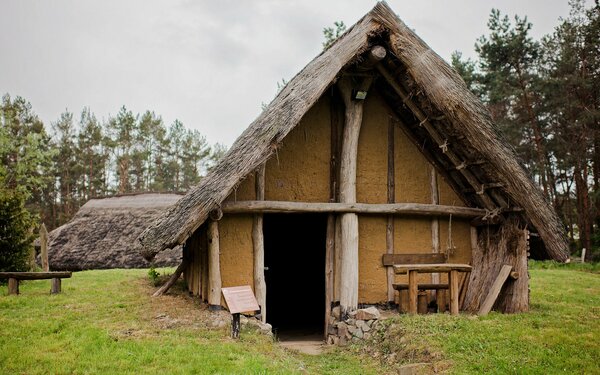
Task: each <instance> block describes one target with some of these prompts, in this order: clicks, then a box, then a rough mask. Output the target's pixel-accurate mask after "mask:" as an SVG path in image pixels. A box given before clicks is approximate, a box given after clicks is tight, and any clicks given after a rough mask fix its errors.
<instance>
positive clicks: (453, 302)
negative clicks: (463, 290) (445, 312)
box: [448, 270, 458, 315]
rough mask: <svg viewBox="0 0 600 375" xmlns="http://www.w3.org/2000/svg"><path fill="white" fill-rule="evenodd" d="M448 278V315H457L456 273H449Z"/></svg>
mask: <svg viewBox="0 0 600 375" xmlns="http://www.w3.org/2000/svg"><path fill="white" fill-rule="evenodd" d="M448 277H449V280H448V287H449V288H450V314H452V315H458V271H456V270H452V271H450V273H449V274H448Z"/></svg>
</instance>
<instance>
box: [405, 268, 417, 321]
mask: <svg viewBox="0 0 600 375" xmlns="http://www.w3.org/2000/svg"><path fill="white" fill-rule="evenodd" d="M418 293H419V287H418V284H417V271H408V313H409V314H416V313H417V295H418Z"/></svg>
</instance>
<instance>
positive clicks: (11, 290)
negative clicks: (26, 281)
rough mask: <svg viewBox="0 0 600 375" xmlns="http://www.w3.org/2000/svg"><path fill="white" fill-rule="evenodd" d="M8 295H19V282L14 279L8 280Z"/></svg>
mask: <svg viewBox="0 0 600 375" xmlns="http://www.w3.org/2000/svg"><path fill="white" fill-rule="evenodd" d="M8 294H9V295H11V294H14V295H17V294H19V280H18V279H14V278H9V279H8Z"/></svg>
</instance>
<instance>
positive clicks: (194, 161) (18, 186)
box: [0, 94, 226, 230]
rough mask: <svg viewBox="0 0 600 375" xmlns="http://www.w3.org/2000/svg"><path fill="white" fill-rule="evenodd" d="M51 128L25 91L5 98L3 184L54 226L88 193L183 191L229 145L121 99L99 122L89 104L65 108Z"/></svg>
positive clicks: (0, 119) (0, 113) (0, 128)
mask: <svg viewBox="0 0 600 375" xmlns="http://www.w3.org/2000/svg"><path fill="white" fill-rule="evenodd" d="M51 134H52V137H51V136H50V135H48V134H47V133H46V129H45V126H44V124H43V123H42V122H41V121H40V120H39V118H38V117H37V116H36V115H35V113H34V112H33V110H32V108H31V104H29V103H28V102H27V101H26V100H25V99H23V98H21V97H17V98H15V99H14V100H13V99H12V98H11V97H10V96H9V95H8V94H7V95H5V96H4V97H3V98H2V104H1V106H0V159H1V160H2V164H1V165H0V188H6V189H10V190H16V191H19V192H20V193H22V194H23V196H24V197H25V198H26V204H27V208H28V209H29V210H30V211H31V212H32V213H34V214H36V215H37V214H39V215H40V217H41V219H42V221H43V222H44V223H46V225H47V226H48V228H49V229H50V230H51V229H53V228H55V227H57V226H59V225H62V224H63V223H65V222H67V221H68V220H70V219H71V217H72V216H73V215H74V214H75V213H76V212H77V210H78V209H79V207H80V206H81V205H82V204H84V203H85V202H86V201H87V200H89V199H90V198H94V197H102V196H107V195H112V194H115V193H118V194H126V193H131V192H145V191H159V192H181V191H186V190H188V189H189V188H191V187H192V186H194V185H196V184H198V183H199V182H200V179H201V178H202V176H203V175H205V174H206V173H207V171H208V169H209V168H210V167H211V166H213V165H214V164H215V163H216V160H218V159H219V158H220V157H221V156H222V155H223V154H224V153H225V151H226V147H225V146H223V145H219V144H218V145H215V146H214V148H211V147H210V146H209V145H208V143H207V141H206V139H205V138H204V137H203V136H202V135H201V134H200V133H199V132H198V131H197V130H189V129H186V128H185V127H184V125H183V124H182V123H181V122H180V121H178V120H175V122H174V123H173V124H172V125H171V126H170V127H169V128H168V129H167V127H166V126H165V124H164V123H163V121H162V119H161V117H160V116H157V115H156V114H154V112H151V111H146V112H144V113H143V114H141V115H139V114H134V113H133V112H132V111H130V110H128V109H127V108H126V107H124V106H123V107H122V108H121V109H120V111H119V112H118V113H117V115H116V116H114V117H109V118H108V120H107V121H105V122H100V121H98V119H97V118H96V116H95V115H94V113H93V112H91V110H90V109H89V108H84V109H83V110H82V112H81V115H80V116H79V120H78V121H77V119H76V117H75V116H74V114H73V113H71V112H69V111H65V112H64V113H62V114H61V115H60V117H59V119H58V120H57V121H56V122H53V123H52V124H51Z"/></svg>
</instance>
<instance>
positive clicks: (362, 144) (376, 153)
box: [356, 93, 471, 303]
mask: <svg viewBox="0 0 600 375" xmlns="http://www.w3.org/2000/svg"><path fill="white" fill-rule="evenodd" d="M370 95H371V96H370V97H369V99H367V101H366V102H365V109H364V117H363V125H362V127H361V133H360V139H359V143H358V166H357V168H358V170H357V182H356V183H357V186H356V190H357V201H358V202H364V203H387V147H388V146H387V144H388V141H387V139H388V124H389V121H390V116H391V114H392V111H391V110H390V109H389V108H388V107H387V105H386V103H385V102H384V101H383V99H382V98H381V97H380V96H379V95H378V94H377V93H372V94H371V93H370ZM430 173H431V164H430V163H429V162H428V161H427V159H426V158H425V157H424V156H423V154H422V153H421V152H420V151H419V150H418V148H417V147H416V146H415V145H414V144H413V143H412V141H411V140H410V139H409V138H408V137H407V136H406V135H405V134H404V132H403V131H402V130H401V129H400V128H399V127H396V128H395V129H394V174H395V191H394V193H395V201H396V202H398V203H432V198H431V188H430V178H431V176H430ZM438 190H439V196H440V204H450V205H451V204H454V205H457V206H464V205H465V204H464V202H463V201H462V200H461V199H460V198H459V197H458V195H457V194H456V193H455V192H454V190H452V188H451V187H450V186H449V185H448V184H447V183H446V181H444V180H443V179H442V178H441V177H440V176H438ZM386 223H387V217H386V216H371V215H368V216H367V215H365V216H360V217H359V303H375V302H384V301H386V300H387V273H386V270H385V267H383V265H382V263H381V257H382V255H383V254H384V253H385V251H386V239H385V237H386ZM447 228H448V221H447V220H440V239H441V240H440V248H441V249H445V245H446V242H447V241H446V240H447V238H448V230H447ZM452 238H453V242H454V246H455V249H454V252H453V255H452V256H451V258H450V260H451V261H460V262H466V263H468V262H469V261H470V259H471V247H470V229H469V223H468V222H464V221H457V220H453V222H452ZM432 249H433V246H432V240H431V219H429V218H422V217H396V218H395V219H394V252H395V253H399V254H401V253H431V252H432ZM395 280H396V282H407V280H406V277H405V276H400V275H398V276H396V279H395ZM419 281H420V282H431V275H428V274H421V275H419Z"/></svg>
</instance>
